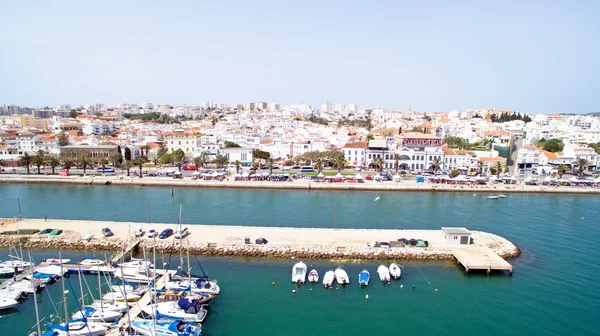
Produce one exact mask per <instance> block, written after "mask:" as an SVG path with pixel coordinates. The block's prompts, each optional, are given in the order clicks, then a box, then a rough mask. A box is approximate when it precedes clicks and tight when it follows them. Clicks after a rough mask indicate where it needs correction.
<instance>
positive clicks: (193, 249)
mask: <svg viewBox="0 0 600 336" xmlns="http://www.w3.org/2000/svg"><path fill="white" fill-rule="evenodd" d="M473 236H474V241H475V242H476V243H477V245H479V246H486V247H488V248H490V249H491V250H492V251H494V252H495V253H497V254H498V255H499V256H500V257H502V258H504V259H511V258H516V257H518V256H519V255H520V253H521V252H520V250H519V248H518V247H516V246H515V245H514V244H512V243H511V242H510V241H508V240H506V239H504V238H502V237H499V236H496V235H493V234H489V233H483V232H476V231H474V232H473ZM21 243H22V244H23V247H25V248H31V249H65V250H94V251H117V250H120V249H123V248H125V246H126V245H127V242H126V241H124V240H121V239H110V240H109V239H96V240H91V241H89V242H84V241H83V240H82V239H81V237H79V235H75V234H69V235H65V236H62V237H61V236H57V237H48V236H36V235H31V236H22V237H21ZM181 243H182V244H183V247H184V248H185V249H187V248H188V247H189V250H190V253H191V254H194V255H206V256H226V257H264V258H283V259H291V258H296V259H328V260H329V259H346V260H392V259H394V260H453V259H454V256H453V255H452V251H451V248H449V247H445V246H444V247H392V248H375V247H368V246H348V247H345V248H341V249H340V248H338V247H336V246H322V245H283V244H278V245H274V244H268V245H254V244H226V243H223V244H211V243H205V242H193V241H189V240H187V239H186V240H184V241H183V242H181ZM16 244H18V238H17V237H14V236H0V247H9V246H11V245H12V246H15V245H16ZM179 244H180V242H179V241H175V242H164V241H158V242H157V244H156V249H157V251H158V252H160V253H179V246H180V245H179ZM153 246H154V243H153V241H152V240H142V242H141V244H140V245H139V247H138V252H139V251H141V249H142V248H145V249H146V251H151V250H152V248H153Z"/></svg>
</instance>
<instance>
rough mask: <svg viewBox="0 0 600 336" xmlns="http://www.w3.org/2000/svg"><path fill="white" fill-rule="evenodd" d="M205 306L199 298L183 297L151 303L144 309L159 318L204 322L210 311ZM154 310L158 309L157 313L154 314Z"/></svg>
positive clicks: (143, 309)
mask: <svg viewBox="0 0 600 336" xmlns="http://www.w3.org/2000/svg"><path fill="white" fill-rule="evenodd" d="M204 306H205V305H203V304H201V303H200V301H199V300H197V299H188V298H183V299H179V301H177V302H161V303H156V304H154V305H149V306H146V307H144V308H142V311H144V313H146V314H148V315H150V316H153V317H155V318H157V319H170V320H182V321H184V322H202V321H204V319H205V318H206V314H207V313H208V312H207V310H206V309H205V308H204ZM154 311H156V314H154Z"/></svg>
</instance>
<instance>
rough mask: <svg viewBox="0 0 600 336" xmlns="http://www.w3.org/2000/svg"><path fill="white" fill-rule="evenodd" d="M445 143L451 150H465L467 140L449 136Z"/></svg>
mask: <svg viewBox="0 0 600 336" xmlns="http://www.w3.org/2000/svg"><path fill="white" fill-rule="evenodd" d="M444 142H445V143H446V144H447V145H448V147H450V148H456V149H464V148H465V140H464V139H463V138H461V137H455V136H448V137H446V138H444Z"/></svg>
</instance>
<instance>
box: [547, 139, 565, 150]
mask: <svg viewBox="0 0 600 336" xmlns="http://www.w3.org/2000/svg"><path fill="white" fill-rule="evenodd" d="M564 147H565V144H564V143H563V141H562V140H560V139H550V140H546V141H545V142H544V150H545V151H548V152H552V153H556V152H561V151H562V150H563V148H564Z"/></svg>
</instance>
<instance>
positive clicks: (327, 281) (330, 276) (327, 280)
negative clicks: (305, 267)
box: [323, 271, 335, 287]
mask: <svg viewBox="0 0 600 336" xmlns="http://www.w3.org/2000/svg"><path fill="white" fill-rule="evenodd" d="M333 280H335V274H334V273H333V271H327V272H325V275H324V276H323V286H325V287H331V285H333Z"/></svg>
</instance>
